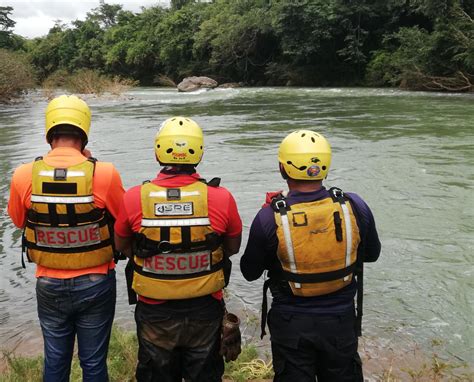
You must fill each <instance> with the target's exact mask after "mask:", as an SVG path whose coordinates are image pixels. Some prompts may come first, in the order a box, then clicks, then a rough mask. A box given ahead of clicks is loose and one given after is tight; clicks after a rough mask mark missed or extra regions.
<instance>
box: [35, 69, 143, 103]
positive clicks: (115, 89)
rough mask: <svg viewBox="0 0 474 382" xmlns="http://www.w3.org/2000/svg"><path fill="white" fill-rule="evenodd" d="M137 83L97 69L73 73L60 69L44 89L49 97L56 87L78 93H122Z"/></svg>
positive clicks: (48, 80) (46, 83)
mask: <svg viewBox="0 0 474 382" xmlns="http://www.w3.org/2000/svg"><path fill="white" fill-rule="evenodd" d="M137 85H138V81H135V80H132V79H126V78H121V77H118V76H115V77H113V78H109V77H107V76H104V75H103V74H100V73H99V72H98V71H96V70H90V69H83V70H79V71H77V72H75V73H72V74H70V73H68V72H67V71H65V70H58V71H56V72H54V73H53V74H51V75H50V76H49V77H48V78H46V80H45V81H44V82H43V91H44V93H45V95H46V96H47V97H48V98H51V96H52V95H53V94H54V90H55V89H56V88H65V89H66V90H68V91H69V92H71V93H76V94H96V95H99V96H100V95H102V94H104V93H111V94H113V95H120V94H122V93H123V92H125V91H127V90H128V89H129V88H131V87H133V86H137Z"/></svg>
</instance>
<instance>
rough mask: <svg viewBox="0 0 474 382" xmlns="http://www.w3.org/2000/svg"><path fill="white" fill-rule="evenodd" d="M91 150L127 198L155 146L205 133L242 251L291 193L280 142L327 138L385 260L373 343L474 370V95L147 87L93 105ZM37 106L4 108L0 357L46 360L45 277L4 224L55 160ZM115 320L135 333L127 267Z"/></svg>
mask: <svg viewBox="0 0 474 382" xmlns="http://www.w3.org/2000/svg"><path fill="white" fill-rule="evenodd" d="M88 102H89V104H90V106H91V109H92V111H93V123H92V129H91V137H90V144H89V148H90V149H91V151H92V153H93V155H94V156H96V157H98V158H99V160H102V161H111V162H113V163H114V164H115V166H116V167H117V168H118V170H119V171H120V173H121V174H122V179H123V183H124V186H125V188H129V187H131V186H133V185H135V184H139V183H141V182H142V181H143V180H146V179H150V178H152V177H154V175H155V174H156V172H157V171H158V166H157V163H156V162H155V160H154V154H153V139H154V136H155V134H156V131H157V129H158V127H159V125H160V123H161V122H162V121H163V120H164V119H166V118H168V117H169V116H174V115H185V116H189V117H192V118H195V119H196V121H197V122H198V123H199V124H200V125H201V126H202V128H203V130H204V134H205V154H204V159H203V162H202V163H201V164H200V166H199V172H200V173H201V175H202V176H203V177H206V178H208V179H210V178H212V177H214V176H219V177H221V178H222V185H223V186H225V187H227V188H228V189H229V190H230V191H231V192H232V193H233V194H234V195H235V198H236V200H237V203H238V206H239V211H240V213H241V216H242V220H243V222H244V238H243V248H244V246H245V243H246V239H247V235H248V229H249V226H250V224H251V221H252V219H253V217H254V215H255V213H256V212H257V210H258V209H259V208H260V206H261V204H262V203H263V200H264V194H265V192H266V191H274V190H279V189H283V188H284V187H285V183H284V182H283V180H282V179H281V178H280V175H279V173H278V166H277V148H278V144H279V142H280V141H281V139H282V138H283V137H284V136H285V135H286V134H287V133H289V132H291V131H293V130H296V129H314V130H316V131H319V132H321V133H323V134H324V135H325V136H327V138H328V139H329V140H330V142H331V144H332V147H333V163H332V169H331V171H330V174H329V177H328V179H327V181H326V185H327V186H336V185H337V186H338V187H341V188H342V189H343V190H350V191H353V192H356V193H358V194H359V195H361V196H362V197H363V198H364V199H365V200H366V201H367V203H368V204H369V206H370V207H371V208H372V210H373V213H374V216H375V219H376V223H377V228H378V231H379V235H380V239H381V242H382V253H381V256H380V259H379V261H378V262H376V263H374V264H368V265H367V266H366V272H365V274H366V278H365V315H364V334H365V335H366V336H367V337H369V338H372V339H374V340H375V341H378V342H379V343H380V344H382V346H397V347H399V348H400V349H401V351H403V349H404V348H407V347H408V344H412V343H416V344H419V345H420V346H421V347H422V348H423V347H424V348H428V347H429V346H430V344H433V343H438V344H442V349H441V350H440V351H441V353H445V354H449V355H451V356H454V357H456V358H457V359H459V360H462V361H464V362H466V363H467V364H470V365H473V364H474V356H473V353H474V332H473V317H474V314H473V313H474V312H473V297H474V292H473V289H474V288H473V255H474V235H473V233H474V228H473V223H474V198H473V188H474V152H473V144H474V97H473V96H472V95H459V94H451V95H448V94H440V93H415V92H402V91H397V90H382V89H317V88H315V89H298V88H252V89H250V88H248V89H247V88H242V89H225V90H224V89H222V90H220V89H218V90H213V91H207V92H206V91H202V92H196V93H178V92H176V90H174V89H160V88H137V89H134V90H132V91H130V92H128V93H127V94H126V95H125V96H123V97H120V98H89V99H88ZM45 107H46V100H45V98H44V97H40V96H39V94H37V95H32V96H30V97H28V99H27V100H26V101H25V102H22V103H16V104H13V105H7V106H5V105H1V106H0V168H1V172H2V177H3V182H2V183H1V184H0V348H7V349H21V351H22V352H24V353H32V354H33V353H35V352H36V353H37V352H39V351H41V339H40V338H41V335H40V330H39V324H38V322H37V317H36V299H35V292H34V287H35V279H34V266H33V265H32V264H27V269H26V270H25V269H22V267H21V262H20V232H19V231H18V230H17V229H15V228H14V227H13V225H12V223H11V222H10V220H9V218H8V215H7V213H6V206H7V201H8V192H9V180H10V178H11V175H12V172H13V170H14V168H15V167H16V166H18V165H19V164H20V163H24V162H28V161H31V160H32V159H33V158H35V157H36V156H39V155H42V154H44V153H45V152H46V151H47V150H48V146H47V145H46V144H45V142H44V109H45ZM243 248H242V250H241V252H240V253H239V254H238V255H236V256H235V257H234V258H233V263H234V268H233V272H232V279H231V283H230V286H229V288H228V294H229V295H230V298H229V300H230V301H231V305H232V306H233V307H234V309H236V310H238V311H241V312H242V311H244V312H245V314H246V315H247V317H249V316H252V315H255V316H256V315H258V313H259V310H260V303H261V294H262V290H261V287H262V283H263V279H260V280H258V281H255V282H253V283H248V282H246V281H245V280H244V279H243V277H242V276H241V274H240V271H239V264H238V263H239V258H240V256H241V253H242V252H243ZM118 290H119V295H118V301H117V314H116V321H117V323H118V324H119V325H121V326H125V327H129V328H133V326H134V325H133V315H132V310H133V308H131V307H130V306H128V304H127V301H126V291H125V281H124V278H123V265H119V267H118Z"/></svg>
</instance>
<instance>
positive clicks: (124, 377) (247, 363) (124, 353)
mask: <svg viewBox="0 0 474 382" xmlns="http://www.w3.org/2000/svg"><path fill="white" fill-rule="evenodd" d="M137 354H138V343H137V338H136V335H135V333H134V332H129V331H124V330H121V329H118V328H116V327H114V328H113V330H112V336H111V338H110V345H109V354H108V359H107V363H108V369H109V378H110V381H111V382H114V381H116V382H127V381H134V380H135V379H134V374H135V368H136V364H137ZM3 357H4V360H5V363H6V365H7V366H6V367H7V369H6V371H5V372H4V373H3V375H0V382H37V381H41V377H42V373H43V357H42V356H38V357H35V358H27V357H20V356H15V355H14V354H13V353H6V352H4V354H3ZM272 375H273V371H272V369H271V364H269V363H268V362H267V363H265V362H264V361H263V360H259V359H258V353H257V350H256V348H255V347H254V346H252V345H247V346H244V347H243V349H242V354H241V355H240V357H239V359H238V360H236V361H234V362H229V363H227V364H226V369H225V378H227V379H230V380H232V381H235V382H243V381H246V380H247V379H250V378H271V376H272ZM70 380H71V381H72V382H76V381H78V382H79V381H82V371H81V367H80V365H79V360H78V358H77V356H76V355H75V356H74V358H73V361H72V367H71V379H70Z"/></svg>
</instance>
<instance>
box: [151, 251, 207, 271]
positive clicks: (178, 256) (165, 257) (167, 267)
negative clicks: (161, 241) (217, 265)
mask: <svg viewBox="0 0 474 382" xmlns="http://www.w3.org/2000/svg"><path fill="white" fill-rule="evenodd" d="M210 260H211V252H210V251H204V252H193V253H162V254H159V255H155V256H151V257H147V258H146V259H144V260H143V270H144V271H146V272H151V273H156V274H160V275H186V274H192V273H198V272H203V271H209V270H210V269H211V261H210Z"/></svg>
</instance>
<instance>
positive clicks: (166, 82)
mask: <svg viewBox="0 0 474 382" xmlns="http://www.w3.org/2000/svg"><path fill="white" fill-rule="evenodd" d="M153 83H154V84H157V85H159V86H167V87H170V88H175V87H176V86H177V85H176V82H174V81H173V80H172V79H171V78H169V77H168V76H165V75H164V74H159V75H158V76H156V77H155V78H154V79H153Z"/></svg>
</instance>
